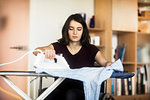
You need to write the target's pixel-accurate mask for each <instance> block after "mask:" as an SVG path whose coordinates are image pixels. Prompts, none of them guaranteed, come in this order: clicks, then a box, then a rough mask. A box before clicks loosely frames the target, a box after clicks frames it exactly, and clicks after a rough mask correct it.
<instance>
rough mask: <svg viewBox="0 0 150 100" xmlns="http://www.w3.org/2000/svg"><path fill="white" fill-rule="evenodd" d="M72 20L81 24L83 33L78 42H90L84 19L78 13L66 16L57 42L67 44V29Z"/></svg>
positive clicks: (82, 43)
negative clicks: (60, 36)
mask: <svg viewBox="0 0 150 100" xmlns="http://www.w3.org/2000/svg"><path fill="white" fill-rule="evenodd" d="M72 20H75V21H77V22H79V23H80V24H81V25H82V26H83V34H82V37H81V39H80V44H81V45H88V44H89V43H90V35H89V30H88V28H87V25H86V23H85V21H84V19H83V18H82V16H81V15H80V14H72V15H70V16H69V17H68V19H67V20H66V22H65V24H64V26H63V28H62V38H60V39H59V40H58V42H59V43H61V44H63V45H68V44H69V42H70V39H69V35H68V29H69V26H70V22H71V21H72Z"/></svg>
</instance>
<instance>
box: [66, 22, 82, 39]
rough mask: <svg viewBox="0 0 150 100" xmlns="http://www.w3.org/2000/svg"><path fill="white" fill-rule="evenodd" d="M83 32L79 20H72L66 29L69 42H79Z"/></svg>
mask: <svg viewBox="0 0 150 100" xmlns="http://www.w3.org/2000/svg"><path fill="white" fill-rule="evenodd" d="M82 33H83V26H82V24H80V23H79V22H77V21H75V20H72V21H71V22H70V26H69V29H68V34H69V39H70V40H71V42H80V39H81V37H82Z"/></svg>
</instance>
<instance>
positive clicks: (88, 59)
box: [52, 42, 99, 91]
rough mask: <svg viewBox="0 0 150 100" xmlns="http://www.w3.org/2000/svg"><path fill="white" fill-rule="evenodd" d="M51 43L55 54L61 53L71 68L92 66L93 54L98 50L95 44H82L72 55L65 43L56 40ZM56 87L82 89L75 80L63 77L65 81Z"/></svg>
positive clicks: (81, 85)
mask: <svg viewBox="0 0 150 100" xmlns="http://www.w3.org/2000/svg"><path fill="white" fill-rule="evenodd" d="M52 45H53V46H54V49H55V51H56V54H63V57H64V58H65V59H66V61H67V63H68V64H69V66H70V68H72V69H73V68H82V67H92V66H94V62H95V56H96V54H97V52H98V51H99V49H98V48H97V47H96V46H94V45H91V44H89V45H87V46H82V47H81V49H80V50H79V52H78V53H76V54H74V55H72V54H71V53H70V52H69V50H68V48H67V46H66V45H62V44H60V43H58V42H55V43H52ZM83 74H84V73H83ZM87 77H88V76H87ZM57 88H59V89H62V90H64V91H65V90H68V89H73V88H76V89H77V88H78V89H82V90H83V84H82V82H80V81H77V80H72V79H65V81H63V82H62V83H61V84H60V85H59V86H58V87H57Z"/></svg>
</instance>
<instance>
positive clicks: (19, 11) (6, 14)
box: [0, 0, 29, 100]
mask: <svg viewBox="0 0 150 100" xmlns="http://www.w3.org/2000/svg"><path fill="white" fill-rule="evenodd" d="M28 39H29V0H0V64H1V63H6V62H11V61H14V60H16V59H17V58H19V57H21V56H22V55H23V54H24V53H25V52H27V50H16V49H11V48H12V47H14V46H16V47H18V46H28V41H29V40H28ZM27 63H28V58H27V56H26V57H24V58H23V59H22V60H20V61H18V62H16V63H13V64H9V65H3V66H0V71H22V70H23V71H24V70H27V68H28V67H27V66H28V64H27ZM9 78H10V79H11V80H12V82H13V83H14V84H15V85H17V86H18V87H19V88H20V89H21V90H22V91H24V92H25V93H27V78H26V77H19V76H17V77H16V76H10V77H9ZM2 88H3V89H5V90H6V91H7V93H6V92H4V91H2ZM8 92H10V93H13V94H14V95H16V96H17V97H19V96H18V94H17V93H16V92H15V91H14V90H13V89H12V88H10V86H8V85H7V83H6V82H5V81H4V80H3V79H2V77H0V100H16V98H14V97H13V96H11V95H10V94H8Z"/></svg>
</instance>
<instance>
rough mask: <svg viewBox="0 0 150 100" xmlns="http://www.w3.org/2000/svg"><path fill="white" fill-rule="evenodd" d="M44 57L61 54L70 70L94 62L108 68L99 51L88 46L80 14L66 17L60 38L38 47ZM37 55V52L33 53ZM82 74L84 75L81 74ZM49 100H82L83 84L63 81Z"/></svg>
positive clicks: (87, 38) (88, 65) (74, 81)
mask: <svg viewBox="0 0 150 100" xmlns="http://www.w3.org/2000/svg"><path fill="white" fill-rule="evenodd" d="M36 49H40V50H42V51H43V52H44V54H45V57H46V58H49V59H54V57H55V55H56V54H63V56H64V58H65V59H66V61H67V62H68V64H69V66H70V68H72V69H73V68H82V67H92V66H94V62H95V61H96V62H97V63H98V64H99V65H101V66H109V65H110V64H111V62H108V61H107V60H106V59H105V58H104V57H103V56H102V54H101V52H100V51H99V49H98V48H97V47H96V46H94V45H91V44H90V36H89V31H88V28H87V25H86V23H85V21H84V19H83V18H82V17H81V15H80V14H73V15H71V16H69V17H68V19H67V21H66V22H65V24H64V26H63V29H62V38H61V39H59V40H58V42H55V43H52V44H50V45H48V46H45V47H38V48H36ZM33 53H34V54H35V55H37V53H38V52H33ZM83 74H84V73H83ZM48 99H50V100H84V90H83V84H82V82H80V81H77V80H71V79H65V81H63V83H62V84H61V85H59V86H58V87H57V88H56V89H55V90H54V91H53V92H52V93H51V94H50V95H49V96H48Z"/></svg>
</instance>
